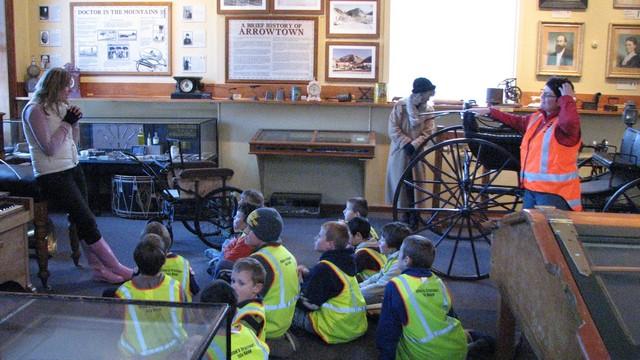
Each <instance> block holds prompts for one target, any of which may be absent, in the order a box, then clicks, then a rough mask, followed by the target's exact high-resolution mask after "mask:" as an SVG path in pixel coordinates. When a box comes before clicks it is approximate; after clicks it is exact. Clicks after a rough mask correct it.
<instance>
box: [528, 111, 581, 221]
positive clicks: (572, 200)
mask: <svg viewBox="0 0 640 360" xmlns="http://www.w3.org/2000/svg"><path fill="white" fill-rule="evenodd" d="M543 120H544V115H543V114H542V113H541V112H537V113H535V114H533V115H532V118H531V119H530V120H529V125H528V126H527V131H526V132H525V134H524V136H523V138H522V144H521V145H520V159H522V160H521V161H522V164H521V165H522V169H521V170H520V177H521V179H522V185H523V187H524V188H525V189H527V190H531V191H537V192H544V193H550V194H555V195H559V196H561V197H562V198H563V199H565V200H566V201H567V203H568V204H569V206H570V207H571V209H573V210H574V211H581V210H582V204H581V202H580V178H579V176H578V165H577V159H578V151H579V150H580V141H578V143H576V144H575V145H573V146H565V145H562V144H560V143H559V142H558V141H557V139H556V137H555V136H554V134H555V130H556V126H557V125H558V117H557V116H555V117H553V118H551V119H550V120H549V122H547V123H546V124H544V125H543V126H542V129H538V127H539V126H540V124H541V122H542V121H543Z"/></svg>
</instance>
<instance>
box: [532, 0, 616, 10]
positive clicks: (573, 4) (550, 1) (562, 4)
mask: <svg viewBox="0 0 640 360" xmlns="http://www.w3.org/2000/svg"><path fill="white" fill-rule="evenodd" d="M539 1H540V2H539V6H540V9H567V10H574V9H576V10H579V9H586V8H587V1H588V0H539ZM600 1H602V0H600ZM614 1H615V0H614Z"/></svg>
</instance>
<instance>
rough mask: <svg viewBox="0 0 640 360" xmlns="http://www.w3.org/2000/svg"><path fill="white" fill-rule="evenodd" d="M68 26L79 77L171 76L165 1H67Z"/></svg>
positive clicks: (168, 16)
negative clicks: (68, 10)
mask: <svg viewBox="0 0 640 360" xmlns="http://www.w3.org/2000/svg"><path fill="white" fill-rule="evenodd" d="M71 23H72V27H71V58H72V59H73V62H74V64H75V66H76V67H77V68H79V69H80V71H81V72H82V73H83V74H90V75H114V74H122V75H133V74H135V75H171V3H169V2H163V3H106V2H105V3H71Z"/></svg>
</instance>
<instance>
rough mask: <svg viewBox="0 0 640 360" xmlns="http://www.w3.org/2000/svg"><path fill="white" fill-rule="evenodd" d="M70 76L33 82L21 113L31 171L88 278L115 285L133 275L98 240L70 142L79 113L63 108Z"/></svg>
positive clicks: (57, 74)
mask: <svg viewBox="0 0 640 360" xmlns="http://www.w3.org/2000/svg"><path fill="white" fill-rule="evenodd" d="M71 81H72V79H71V75H70V74H69V72H67V71H66V70H65V69H62V68H52V69H49V70H48V71H47V72H46V73H45V74H44V75H43V76H42V77H41V78H40V80H39V81H38V84H37V85H36V91H35V94H34V95H33V98H32V99H31V101H29V103H27V105H26V106H25V108H24V110H23V112H22V125H23V128H24V134H25V137H26V139H27V142H28V143H29V151H30V152H31V164H32V166H33V172H34V175H35V176H36V179H37V181H38V185H39V186H40V188H41V189H42V193H43V195H44V196H45V197H46V198H47V200H49V201H51V202H53V203H54V204H56V205H58V206H60V207H61V208H62V209H64V211H66V212H68V213H69V218H70V221H71V222H72V223H73V224H75V226H76V229H77V231H78V236H79V238H80V239H81V240H83V243H82V245H83V248H84V251H85V255H86V256H87V260H88V262H89V266H90V267H91V268H92V269H93V275H94V279H96V280H99V281H106V282H110V283H121V282H124V281H126V280H128V279H130V278H131V276H132V273H133V270H131V269H130V268H128V267H126V266H124V265H122V264H121V263H120V262H119V261H118V259H117V258H116V257H115V255H114V254H113V252H112V251H111V248H110V247H109V244H108V243H107V242H106V241H105V240H104V238H103V237H102V235H101V234H100V231H99V230H98V226H97V224H96V219H95V217H94V216H93V213H92V212H91V210H90V209H89V205H88V200H87V184H86V181H85V178H84V173H83V172H82V169H81V168H80V166H79V164H78V162H79V161H78V149H77V146H76V142H77V141H78V139H79V136H80V131H79V126H78V120H80V118H81V117H82V112H81V111H80V108H78V107H77V106H73V105H69V103H68V101H67V99H68V97H69V92H70V86H71Z"/></svg>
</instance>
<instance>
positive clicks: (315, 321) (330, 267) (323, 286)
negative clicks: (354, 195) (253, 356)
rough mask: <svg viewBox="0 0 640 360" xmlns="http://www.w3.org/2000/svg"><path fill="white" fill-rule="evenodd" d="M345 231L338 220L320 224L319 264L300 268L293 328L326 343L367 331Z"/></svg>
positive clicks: (356, 335) (345, 226)
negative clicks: (299, 293) (300, 277)
mask: <svg viewBox="0 0 640 360" xmlns="http://www.w3.org/2000/svg"><path fill="white" fill-rule="evenodd" d="M348 245H349V230H348V228H347V225H346V224H345V223H344V222H341V221H328V222H325V223H324V224H322V226H321V227H320V232H319V233H318V235H317V236H316V242H315V250H316V251H318V252H320V253H321V254H322V255H320V261H319V262H318V263H317V264H316V265H315V266H314V267H313V268H312V269H311V270H309V269H307V268H305V267H300V273H301V274H302V276H303V278H304V283H303V284H302V294H301V295H302V296H301V299H300V301H299V303H298V308H296V313H295V316H294V326H296V327H298V328H302V329H304V330H306V331H307V332H310V333H312V334H315V335H317V336H319V337H320V338H321V339H322V340H323V341H324V342H325V343H327V344H339V343H345V342H349V341H352V340H355V339H357V338H359V337H360V336H362V335H364V333H365V332H366V331H367V315H366V311H365V301H364V298H363V297H362V293H361V292H360V288H359V287H358V281H357V280H356V264H355V261H354V259H353V249H352V248H350V247H349V246H348Z"/></svg>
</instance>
